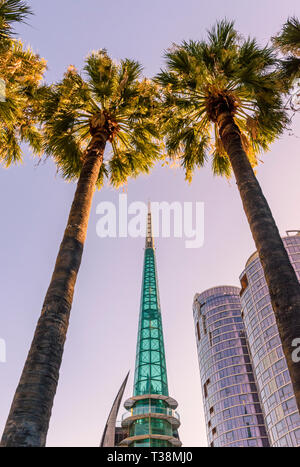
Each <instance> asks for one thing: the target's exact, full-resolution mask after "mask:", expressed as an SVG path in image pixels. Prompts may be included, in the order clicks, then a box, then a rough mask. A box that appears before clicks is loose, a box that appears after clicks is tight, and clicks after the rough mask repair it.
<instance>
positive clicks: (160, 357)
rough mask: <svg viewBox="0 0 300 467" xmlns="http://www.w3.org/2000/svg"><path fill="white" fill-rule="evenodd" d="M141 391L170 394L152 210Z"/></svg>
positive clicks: (139, 361)
mask: <svg viewBox="0 0 300 467" xmlns="http://www.w3.org/2000/svg"><path fill="white" fill-rule="evenodd" d="M142 394H163V395H164V396H168V395H169V392H168V379H167V369H166V358H165V348H164V339H163V329H162V320H161V311H160V301H159V291H158V281H157V270H156V259H155V251H154V241H153V235H152V221H151V213H150V212H149V213H148V224H147V237H146V244H145V255H144V270H143V282H142V293H141V306H140V318H139V331H138V341H137V349H136V364H135V378H134V395H135V396H140V395H142Z"/></svg>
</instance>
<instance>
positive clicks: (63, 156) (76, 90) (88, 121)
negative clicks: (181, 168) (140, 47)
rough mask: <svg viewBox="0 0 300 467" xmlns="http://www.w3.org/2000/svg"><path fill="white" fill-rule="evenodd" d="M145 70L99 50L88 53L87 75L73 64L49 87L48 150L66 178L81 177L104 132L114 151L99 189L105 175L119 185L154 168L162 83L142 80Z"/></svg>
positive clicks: (45, 113)
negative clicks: (117, 61)
mask: <svg viewBox="0 0 300 467" xmlns="http://www.w3.org/2000/svg"><path fill="white" fill-rule="evenodd" d="M141 72H142V68H141V66H140V64H139V63H138V62H136V61H133V60H129V59H125V60H122V61H120V63H115V62H114V61H113V60H112V59H111V58H110V57H109V56H108V54H107V52H106V51H105V50H99V51H97V52H93V53H92V54H90V55H89V56H88V57H87V59H86V63H85V67H84V76H81V75H80V74H79V73H78V71H77V70H76V69H75V68H74V67H73V66H71V67H69V69H68V71H67V72H66V73H65V76H64V78H63V80H62V81H61V82H60V83H58V84H56V85H54V86H52V87H50V88H49V89H48V93H47V96H46V98H45V103H44V108H43V111H42V120H43V122H44V134H45V151H46V153H47V154H49V155H52V156H53V157H54V159H55V162H56V163H57V166H58V168H59V170H60V172H61V174H62V175H63V177H64V178H66V179H69V180H72V179H77V178H78V177H79V175H80V172H81V169H82V167H83V163H84V161H85V157H86V154H87V152H88V150H89V149H90V148H91V146H92V145H93V143H94V141H95V139H97V135H98V137H101V135H100V134H101V133H102V134H103V133H104V134H105V140H106V141H105V142H109V143H110V146H111V151H110V154H109V155H108V156H107V158H106V159H105V160H104V161H103V164H102V166H101V169H100V172H99V176H98V180H97V186H98V187H101V186H102V184H103V182H104V179H105V177H108V178H109V180H110V182H111V184H113V185H114V186H116V187H117V186H119V185H120V184H123V183H124V182H126V180H127V178H128V177H129V176H133V177H135V176H137V175H138V174H139V173H143V172H144V173H147V172H148V171H149V169H150V168H151V167H152V165H153V163H154V161H155V160H156V159H157V158H158V157H159V146H158V144H157V143H156V138H157V137H158V132H157V127H156V112H155V110H156V107H157V102H158V99H157V97H158V92H157V86H156V85H154V84H153V83H151V82H150V81H149V80H146V79H140V78H141ZM99 135H100V136H99Z"/></svg>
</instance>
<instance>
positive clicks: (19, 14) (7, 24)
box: [0, 0, 32, 46]
mask: <svg viewBox="0 0 300 467" xmlns="http://www.w3.org/2000/svg"><path fill="white" fill-rule="evenodd" d="M31 14H32V11H31V8H30V7H29V6H28V5H27V3H26V2H24V1H22V0H0V46H1V44H2V41H3V39H8V38H10V37H11V36H12V34H13V33H14V30H13V23H17V22H22V21H24V20H25V19H26V18H27V17H28V16H29V15H31Z"/></svg>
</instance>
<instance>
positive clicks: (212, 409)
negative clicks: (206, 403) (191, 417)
mask: <svg viewBox="0 0 300 467" xmlns="http://www.w3.org/2000/svg"><path fill="white" fill-rule="evenodd" d="M209 413H210V415H212V414H213V413H214V408H213V407H211V408H210V409H209Z"/></svg>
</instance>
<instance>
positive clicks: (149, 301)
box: [120, 203, 181, 447]
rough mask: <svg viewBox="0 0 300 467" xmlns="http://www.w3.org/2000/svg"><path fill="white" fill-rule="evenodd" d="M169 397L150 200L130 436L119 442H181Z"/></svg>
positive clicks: (127, 422)
mask: <svg viewBox="0 0 300 467" xmlns="http://www.w3.org/2000/svg"><path fill="white" fill-rule="evenodd" d="M176 407H177V402H176V401H175V400H174V399H172V398H171V397H169V390H168V379H167V369H166V358H165V348H164V339H163V328H162V319H161V309H160V300H159V290H158V281H157V268H156V258H155V248H154V239H153V234H152V217H151V209H150V203H149V207H148V219H147V234H146V242H145V253H144V269H143V282H142V292H141V305H140V317H139V330H138V340H137V348H136V363H135V376H134V389H133V397H131V398H130V399H128V400H127V401H126V402H125V408H126V409H128V410H129V412H128V413H126V414H124V415H123V420H122V426H123V427H124V428H125V427H126V428H128V430H129V436H128V437H127V438H126V439H124V440H123V441H122V442H121V443H120V445H127V446H130V447H135V446H180V445H181V443H180V441H179V439H178V434H177V428H178V427H179V425H180V419H179V415H178V414H177V412H175V411H174V409H175V408H176Z"/></svg>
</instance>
